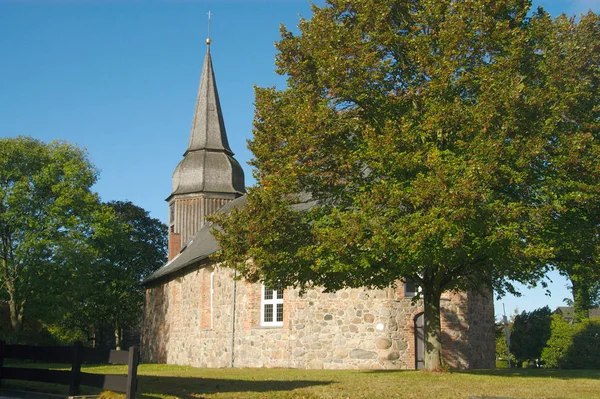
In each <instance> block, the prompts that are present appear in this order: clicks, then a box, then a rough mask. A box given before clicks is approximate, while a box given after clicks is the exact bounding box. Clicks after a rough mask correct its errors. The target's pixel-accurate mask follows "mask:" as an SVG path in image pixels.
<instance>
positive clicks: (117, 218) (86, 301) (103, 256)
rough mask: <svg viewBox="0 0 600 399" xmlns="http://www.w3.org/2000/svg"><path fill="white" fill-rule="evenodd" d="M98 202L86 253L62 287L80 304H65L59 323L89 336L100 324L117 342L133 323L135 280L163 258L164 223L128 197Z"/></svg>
mask: <svg viewBox="0 0 600 399" xmlns="http://www.w3.org/2000/svg"><path fill="white" fill-rule="evenodd" d="M102 208H103V212H104V217H103V218H102V219H101V221H100V222H99V223H98V224H97V225H96V227H97V228H96V231H95V234H94V236H92V237H91V239H90V240H89V242H88V243H87V248H86V250H87V252H86V255H85V257H86V258H87V259H86V261H85V262H82V263H79V267H78V268H77V272H76V274H75V275H74V276H73V277H74V278H73V279H72V280H71V281H69V282H68V283H67V285H68V289H65V290H64V293H63V297H64V298H68V301H69V302H70V303H73V304H80V306H71V307H69V308H68V309H67V312H66V313H65V314H64V316H63V319H62V320H61V321H60V323H62V324H63V325H65V326H66V327H71V328H78V329H80V330H82V331H85V332H86V333H88V335H90V337H91V336H92V335H98V334H97V332H101V331H102V330H109V331H111V332H114V334H115V340H114V344H115V346H116V347H120V346H121V342H122V340H123V334H124V332H125V331H126V330H127V329H134V330H136V329H137V328H139V322H140V319H141V315H142V311H141V310H142V307H143V303H144V288H143V287H142V285H141V281H142V280H143V279H145V278H146V277H148V276H149V275H150V274H151V273H153V272H154V271H155V270H156V269H158V268H159V267H160V266H162V265H163V264H164V263H165V262H166V261H167V226H166V225H165V224H164V223H162V222H161V221H160V220H158V219H155V218H152V217H150V215H149V214H148V212H147V211H145V210H144V209H142V208H140V207H138V206H136V205H134V204H133V203H131V202H129V201H127V202H123V201H112V202H108V203H106V204H103V205H102ZM96 338H97V337H96ZM111 346H112V345H111Z"/></svg>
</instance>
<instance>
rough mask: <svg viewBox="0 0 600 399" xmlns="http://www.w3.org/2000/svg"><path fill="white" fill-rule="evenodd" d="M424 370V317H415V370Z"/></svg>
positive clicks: (421, 314) (419, 315)
mask: <svg viewBox="0 0 600 399" xmlns="http://www.w3.org/2000/svg"><path fill="white" fill-rule="evenodd" d="M423 368H425V316H424V313H419V314H418V315H416V316H415V369H417V370H421V369H423Z"/></svg>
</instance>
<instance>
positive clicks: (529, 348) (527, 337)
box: [510, 306, 552, 365]
mask: <svg viewBox="0 0 600 399" xmlns="http://www.w3.org/2000/svg"><path fill="white" fill-rule="evenodd" d="M551 316H552V312H551V311H550V308H549V307H548V306H544V307H543V308H539V309H536V310H533V311H531V312H525V311H523V312H521V314H519V315H517V316H516V317H515V319H514V321H513V323H512V326H511V336H510V351H511V353H512V354H513V355H514V357H515V358H516V360H517V364H521V365H522V364H523V363H524V362H526V361H529V362H535V360H536V359H540V357H541V355H542V349H544V346H545V345H546V341H548V338H550V323H551Z"/></svg>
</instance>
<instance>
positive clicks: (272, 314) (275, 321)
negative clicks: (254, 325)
mask: <svg viewBox="0 0 600 399" xmlns="http://www.w3.org/2000/svg"><path fill="white" fill-rule="evenodd" d="M260 324H261V325H262V326H267V327H280V326H283V288H281V287H277V288H269V287H266V286H264V285H263V286H262V293H261V307H260Z"/></svg>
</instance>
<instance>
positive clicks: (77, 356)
mask: <svg viewBox="0 0 600 399" xmlns="http://www.w3.org/2000/svg"><path fill="white" fill-rule="evenodd" d="M82 360H83V344H82V343H81V341H75V342H73V363H72V364H71V386H70V387H69V396H75V395H79V383H80V382H81V363H82Z"/></svg>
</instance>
